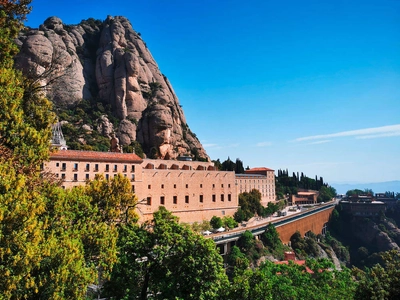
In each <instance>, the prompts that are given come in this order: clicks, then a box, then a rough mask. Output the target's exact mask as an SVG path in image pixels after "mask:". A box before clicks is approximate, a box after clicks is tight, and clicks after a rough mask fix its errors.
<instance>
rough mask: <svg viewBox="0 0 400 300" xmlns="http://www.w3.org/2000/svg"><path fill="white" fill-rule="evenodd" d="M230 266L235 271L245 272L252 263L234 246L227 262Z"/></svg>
mask: <svg viewBox="0 0 400 300" xmlns="http://www.w3.org/2000/svg"><path fill="white" fill-rule="evenodd" d="M227 262H228V264H229V266H231V267H233V268H234V269H239V270H245V269H247V268H248V267H249V266H250V261H249V260H248V258H247V257H246V255H245V254H244V253H242V252H241V251H240V248H239V247H237V246H233V247H232V248H231V252H230V253H229V255H228V260H227Z"/></svg>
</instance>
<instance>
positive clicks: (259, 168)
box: [246, 167, 274, 172]
mask: <svg viewBox="0 0 400 300" xmlns="http://www.w3.org/2000/svg"><path fill="white" fill-rule="evenodd" d="M246 171H256V172H258V171H274V170H272V169H269V168H265V167H258V168H251V169H250V170H246Z"/></svg>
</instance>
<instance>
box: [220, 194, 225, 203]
mask: <svg viewBox="0 0 400 300" xmlns="http://www.w3.org/2000/svg"><path fill="white" fill-rule="evenodd" d="M221 201H222V202H224V201H225V199H224V194H222V195H221Z"/></svg>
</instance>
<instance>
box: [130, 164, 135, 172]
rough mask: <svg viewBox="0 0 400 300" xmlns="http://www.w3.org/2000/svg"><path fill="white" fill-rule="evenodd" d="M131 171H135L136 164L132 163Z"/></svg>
mask: <svg viewBox="0 0 400 300" xmlns="http://www.w3.org/2000/svg"><path fill="white" fill-rule="evenodd" d="M131 172H132V173H133V172H135V166H134V165H132V168H131Z"/></svg>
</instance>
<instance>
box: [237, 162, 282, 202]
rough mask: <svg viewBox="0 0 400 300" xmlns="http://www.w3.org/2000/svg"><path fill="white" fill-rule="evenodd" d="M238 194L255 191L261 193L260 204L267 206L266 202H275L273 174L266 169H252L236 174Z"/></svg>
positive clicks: (272, 171) (270, 170)
mask: <svg viewBox="0 0 400 300" xmlns="http://www.w3.org/2000/svg"><path fill="white" fill-rule="evenodd" d="M236 186H237V192H238V194H240V193H244V192H250V191H251V190H253V189H257V190H258V191H259V192H260V193H261V204H262V205H263V206H267V205H268V202H272V201H276V195H275V172H274V170H272V169H268V168H252V169H250V170H246V171H245V174H236Z"/></svg>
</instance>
